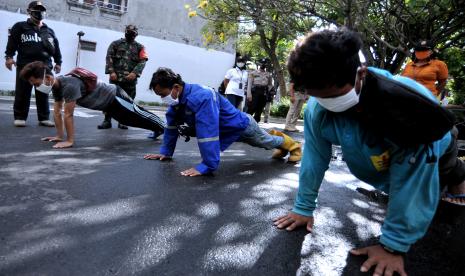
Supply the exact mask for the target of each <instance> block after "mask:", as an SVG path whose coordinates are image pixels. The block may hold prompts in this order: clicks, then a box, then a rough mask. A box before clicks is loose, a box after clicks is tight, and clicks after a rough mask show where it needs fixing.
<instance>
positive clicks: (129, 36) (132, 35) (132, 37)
mask: <svg viewBox="0 0 465 276" xmlns="http://www.w3.org/2000/svg"><path fill="white" fill-rule="evenodd" d="M136 36H137V34H135V33H133V32H127V33H125V34H124V37H125V38H126V40H127V41H129V42H132V41H134V40H135V39H136Z"/></svg>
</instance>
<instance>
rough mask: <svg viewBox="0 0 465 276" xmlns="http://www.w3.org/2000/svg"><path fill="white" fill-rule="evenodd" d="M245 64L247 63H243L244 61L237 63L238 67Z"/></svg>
mask: <svg viewBox="0 0 465 276" xmlns="http://www.w3.org/2000/svg"><path fill="white" fill-rule="evenodd" d="M244 65H245V63H243V62H238V63H237V67H239V68H242V67H244Z"/></svg>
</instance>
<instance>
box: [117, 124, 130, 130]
mask: <svg viewBox="0 0 465 276" xmlns="http://www.w3.org/2000/svg"><path fill="white" fill-rule="evenodd" d="M118 128H119V129H128V127H127V126H125V125H123V124H120V123H118Z"/></svg>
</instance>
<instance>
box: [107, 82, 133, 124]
mask: <svg viewBox="0 0 465 276" xmlns="http://www.w3.org/2000/svg"><path fill="white" fill-rule="evenodd" d="M110 83H112V84H115V85H117V86H119V87H121V88H122V89H123V90H124V92H126V94H127V95H128V96H129V97H130V98H131V99H133V100H134V98H135V97H136V84H137V83H136V82H135V81H134V82H118V81H110ZM103 114H104V115H105V119H104V120H105V121H108V122H110V121H111V118H112V117H113V116H111V115H110V114H108V113H106V112H103ZM113 118H115V117H113ZM115 119H116V118H115ZM117 121H119V120H117ZM120 123H121V122H120ZM121 124H123V123H121ZM123 125H124V124H123Z"/></svg>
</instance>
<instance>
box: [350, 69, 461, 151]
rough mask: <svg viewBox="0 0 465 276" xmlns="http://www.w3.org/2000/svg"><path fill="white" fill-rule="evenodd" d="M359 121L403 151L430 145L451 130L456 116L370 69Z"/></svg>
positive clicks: (365, 84)
mask: <svg viewBox="0 0 465 276" xmlns="http://www.w3.org/2000/svg"><path fill="white" fill-rule="evenodd" d="M357 109H358V111H359V112H358V114H359V120H360V122H361V123H362V125H364V126H365V127H367V128H369V129H370V130H372V131H373V132H374V133H375V134H377V136H380V137H384V138H387V139H388V140H390V141H391V142H393V143H395V144H396V145H398V146H399V147H402V148H409V147H411V148H418V147H420V146H421V145H425V146H428V145H430V144H431V143H433V142H434V141H437V140H439V139H441V138H442V137H443V136H444V135H445V134H446V133H447V132H448V131H450V130H451V129H452V127H453V126H454V123H455V116H454V114H453V113H452V112H450V111H449V110H447V109H445V108H444V107H442V106H440V105H439V103H438V102H435V101H434V100H432V99H430V98H428V97H426V96H425V95H423V94H421V93H420V92H418V91H416V90H415V89H413V88H411V87H410V86H408V85H406V84H404V83H401V82H399V81H396V80H394V79H390V78H387V77H386V76H383V75H381V74H379V73H377V72H374V71H372V70H368V72H367V76H366V78H365V81H364V84H363V87H362V92H361V94H360V100H359V104H358V108H357Z"/></svg>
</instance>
